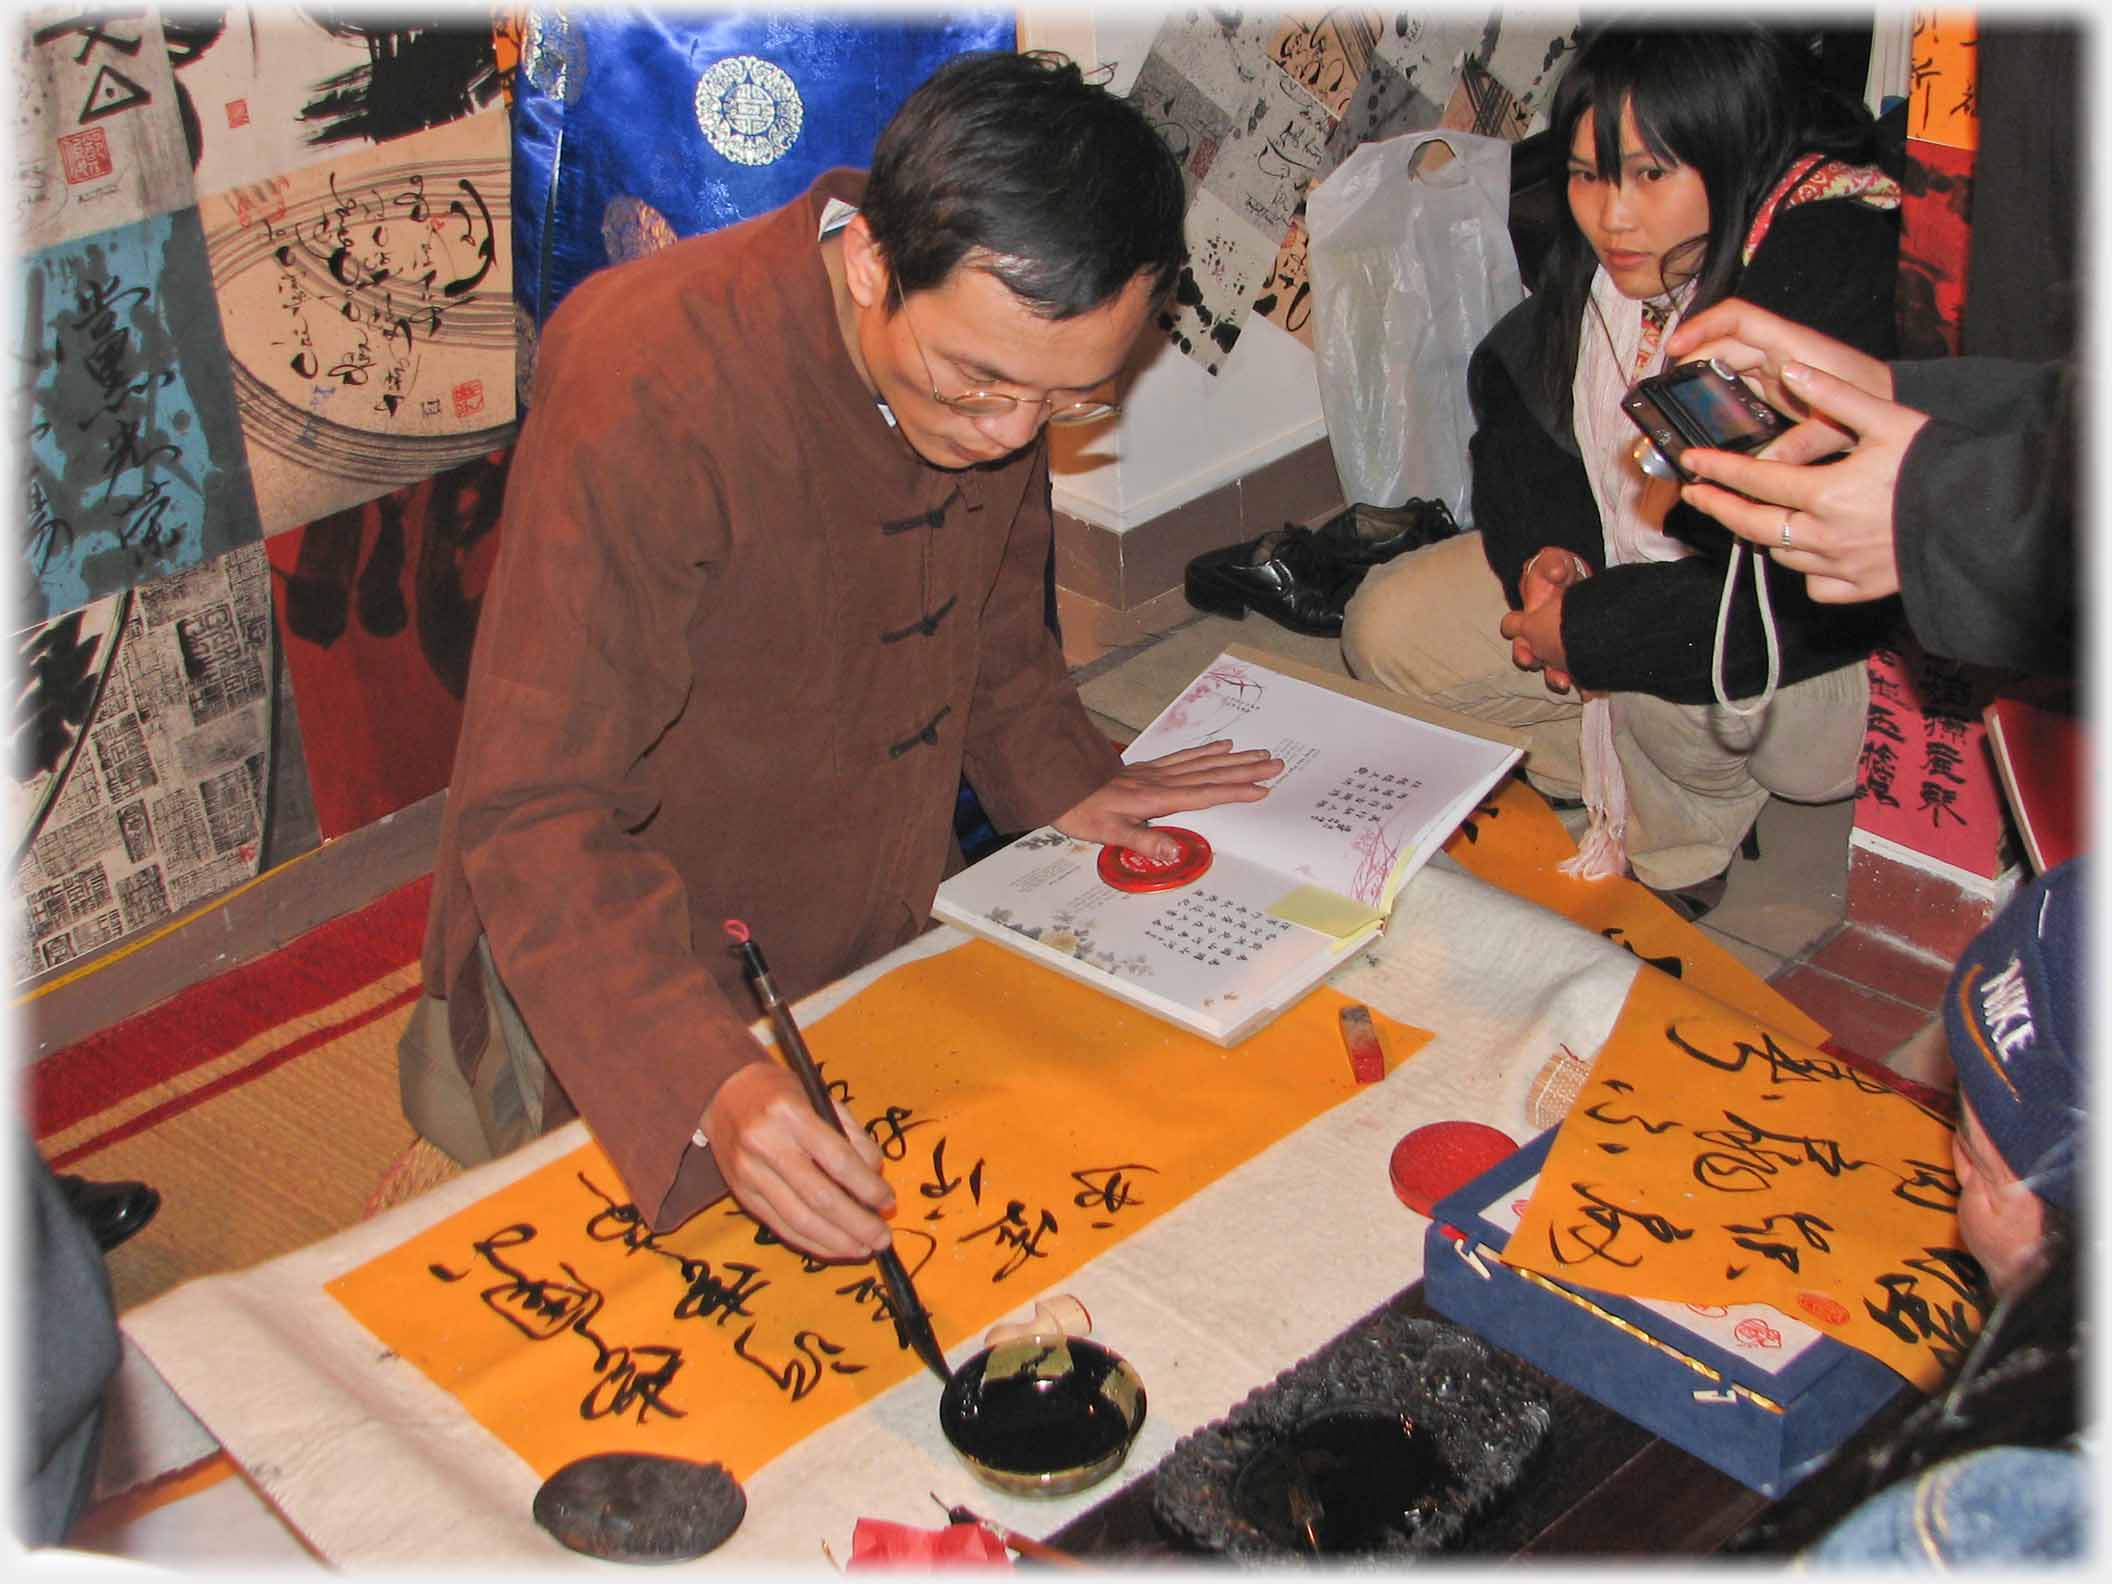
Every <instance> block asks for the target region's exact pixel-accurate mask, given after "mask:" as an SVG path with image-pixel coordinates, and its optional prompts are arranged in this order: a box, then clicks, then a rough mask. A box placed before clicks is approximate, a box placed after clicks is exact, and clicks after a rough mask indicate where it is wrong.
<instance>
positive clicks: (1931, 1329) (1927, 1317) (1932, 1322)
mask: <svg viewBox="0 0 2112 1584" xmlns="http://www.w3.org/2000/svg"><path fill="white" fill-rule="evenodd" d="M1922 1255H1923V1257H1921V1258H1918V1259H1909V1260H1906V1261H1903V1262H1902V1263H1904V1264H1905V1266H1906V1269H1905V1270H1903V1271H1892V1272H1889V1273H1887V1274H1885V1275H1882V1276H1880V1277H1878V1278H1877V1287H1878V1290H1879V1291H1881V1292H1882V1293H1883V1294H1884V1295H1885V1300H1884V1302H1883V1303H1882V1304H1879V1303H1876V1302H1873V1301H1872V1300H1870V1299H1867V1298H1866V1299H1864V1300H1863V1309H1864V1312H1865V1313H1867V1314H1868V1315H1869V1316H1870V1318H1871V1319H1872V1320H1874V1321H1876V1322H1877V1323H1878V1324H1879V1325H1881V1326H1883V1327H1884V1328H1885V1329H1886V1330H1887V1331H1889V1332H1891V1333H1892V1334H1893V1335H1894V1336H1896V1337H1898V1338H1899V1340H1900V1341H1902V1342H1906V1343H1910V1344H1919V1343H1923V1342H1926V1343H1929V1344H1930V1346H1931V1350H1932V1351H1933V1352H1934V1353H1935V1354H1936V1356H1937V1358H1938V1360H1939V1361H1940V1362H1941V1363H1942V1364H1943V1366H1944V1368H1945V1369H1946V1370H1949V1369H1950V1368H1952V1367H1953V1366H1954V1365H1955V1364H1956V1363H1957V1361H1958V1360H1959V1359H1960V1358H1961V1357H1962V1356H1963V1355H1964V1352H1965V1349H1966V1348H1967V1347H1968V1346H1970V1345H1971V1343H1972V1340H1973V1336H1974V1334H1975V1333H1976V1332H1977V1331H1978V1330H1979V1328H1980V1322H1981V1321H1982V1320H1983V1319H1984V1318H1985V1316H1986V1314H1987V1312H1988V1309H1989V1307H1990V1294H1989V1291H1988V1288H1987V1286H1986V1278H1985V1276H1984V1274H1983V1273H1982V1272H1981V1269H1980V1265H1979V1262H1978V1261H1976V1260H1975V1259H1974V1258H1973V1257H1972V1256H1971V1255H1970V1254H1967V1253H1965V1252H1964V1251H1962V1250H1960V1249H1948V1248H1926V1247H1925V1248H1924V1249H1923V1250H1922ZM1924 1278H1926V1282H1927V1285H1928V1286H1930V1287H1932V1288H1938V1289H1942V1291H1941V1292H1938V1293H1935V1294H1934V1295H1930V1294H1927V1293H1924V1291H1923V1286H1924Z"/></svg>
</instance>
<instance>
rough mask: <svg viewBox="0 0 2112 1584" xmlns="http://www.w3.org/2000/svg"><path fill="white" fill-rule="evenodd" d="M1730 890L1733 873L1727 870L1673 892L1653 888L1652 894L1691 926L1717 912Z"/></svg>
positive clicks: (1651, 889) (1651, 888)
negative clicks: (1725, 894) (1717, 907)
mask: <svg viewBox="0 0 2112 1584" xmlns="http://www.w3.org/2000/svg"><path fill="white" fill-rule="evenodd" d="M1730 888H1731V872H1730V871H1729V870H1728V869H1726V870H1725V871H1724V872H1723V873H1722V874H1717V875H1710V876H1709V878H1708V879H1706V880H1697V881H1695V882H1694V883H1693V884H1692V885H1686V886H1680V887H1678V888H1677V889H1676V890H1672V891H1660V890H1658V889H1657V887H1656V886H1652V887H1650V894H1651V895H1652V896H1655V897H1656V898H1657V899H1658V900H1659V901H1660V902H1662V903H1664V904H1665V906H1666V907H1668V908H1670V909H1671V910H1672V911H1673V912H1675V913H1677V914H1678V915H1679V916H1680V917H1681V918H1683V919H1685V920H1686V921H1687V922H1688V923H1689V924H1699V923H1700V922H1701V921H1702V920H1703V919H1704V918H1706V917H1707V916H1708V915H1709V914H1711V913H1713V912H1715V911H1716V905H1717V904H1718V903H1719V902H1721V901H1722V900H1723V896H1724V893H1725V892H1726V891H1728V890H1730Z"/></svg>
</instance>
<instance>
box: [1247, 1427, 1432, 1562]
mask: <svg viewBox="0 0 2112 1584" xmlns="http://www.w3.org/2000/svg"><path fill="white" fill-rule="evenodd" d="M1451 1484H1452V1474H1451V1471H1450V1470H1449V1469H1448V1468H1446V1467H1445V1460H1444V1458H1443V1456H1442V1455H1441V1454H1440V1453H1439V1452H1438V1449H1437V1438H1436V1437H1435V1436H1433V1435H1431V1434H1430V1432H1429V1431H1427V1430H1422V1429H1419V1428H1418V1427H1417V1426H1416V1423H1415V1421H1414V1420H1413V1419H1411V1418H1409V1417H1408V1416H1407V1415H1406V1414H1404V1413H1401V1412H1399V1411H1398V1410H1389V1409H1386V1408H1383V1407H1379V1406H1376V1405H1372V1406H1366V1405H1362V1404H1358V1405H1354V1406H1345V1407H1341V1408H1332V1409H1329V1410H1327V1411H1326V1412H1323V1413H1317V1414H1315V1415H1313V1416H1312V1417H1311V1418H1310V1419H1307V1420H1305V1421H1304V1422H1303V1423H1301V1424H1299V1425H1298V1426H1297V1427H1296V1428H1295V1429H1293V1430H1292V1431H1291V1432H1290V1434H1288V1435H1287V1436H1285V1437H1284V1438H1283V1439H1282V1440H1280V1441H1275V1442H1271V1443H1270V1444H1269V1445H1267V1446H1264V1447H1262V1448H1261V1449H1260V1450H1259V1451H1258V1452H1256V1453H1255V1454H1254V1455H1253V1456H1252V1457H1250V1458H1249V1459H1248V1460H1247V1461H1246V1463H1245V1464H1244V1465H1243V1466H1242V1467H1241V1468H1240V1470H1239V1474H1238V1476H1237V1478H1235V1479H1234V1481H1233V1483H1232V1502H1233V1505H1234V1506H1235V1507H1237V1508H1238V1510H1239V1513H1240V1515H1241V1516H1242V1517H1244V1518H1245V1519H1246V1520H1247V1522H1249V1523H1251V1524H1252V1525H1254V1527H1255V1528H1256V1529H1259V1530H1260V1531H1261V1532H1262V1533H1263V1534H1264V1535H1266V1536H1267V1537H1268V1538H1269V1540H1270V1541H1272V1542H1273V1543H1275V1544H1276V1545H1278V1546H1281V1547H1283V1548H1285V1549H1286V1550H1291V1551H1316V1552H1325V1553H1343V1552H1360V1551H1373V1550H1377V1549H1379V1548H1380V1547H1381V1546H1382V1545H1383V1544H1384V1543H1385V1541H1386V1540H1388V1539H1389V1538H1391V1537H1393V1536H1396V1535H1412V1534H1414V1533H1416V1532H1417V1531H1418V1530H1419V1529H1421V1528H1422V1527H1423V1525H1424V1524H1426V1523H1427V1522H1428V1520H1429V1518H1430V1517H1431V1515H1432V1514H1433V1513H1434V1512H1435V1511H1436V1510H1437V1505H1438V1503H1439V1502H1440V1501H1441V1500H1442V1498H1443V1497H1444V1495H1445V1494H1446V1492H1447V1491H1448V1490H1449V1488H1450V1486H1451Z"/></svg>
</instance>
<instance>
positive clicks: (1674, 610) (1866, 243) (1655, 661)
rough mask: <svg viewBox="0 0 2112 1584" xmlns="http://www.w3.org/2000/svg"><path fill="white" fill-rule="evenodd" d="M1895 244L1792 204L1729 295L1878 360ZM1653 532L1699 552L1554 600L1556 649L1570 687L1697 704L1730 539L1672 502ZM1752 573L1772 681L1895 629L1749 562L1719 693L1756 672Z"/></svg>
mask: <svg viewBox="0 0 2112 1584" xmlns="http://www.w3.org/2000/svg"><path fill="white" fill-rule="evenodd" d="M1898 248H1899V231H1898V224H1897V219H1896V217H1895V216H1894V215H1893V214H1891V213H1888V212H1886V211H1883V210H1877V209H1870V208H1866V207H1864V206H1863V205H1861V204H1854V203H1847V202H1841V201H1837V200H1835V201H1825V202H1818V203H1811V204H1804V205H1800V206H1799V207H1797V208H1793V209H1790V210H1788V211H1786V212H1784V213H1783V214H1782V215H1781V216H1780V217H1779V218H1778V219H1777V220H1776V221H1775V224H1774V227H1773V229H1772V230H1770V231H1769V233H1768V237H1767V240H1766V241H1765V242H1764V243H1763V244H1762V245H1761V247H1760V250H1759V251H1758V252H1757V253H1755V254H1754V255H1753V261H1752V263H1751V264H1750V265H1749V266H1748V267H1747V268H1746V271H1745V273H1744V275H1743V276H1741V277H1740V279H1739V282H1738V285H1737V292H1738V295H1739V296H1741V297H1743V298H1745V299H1746V300H1748V301H1750V302H1753V303H1756V304H1758V305H1759V306H1761V307H1763V308H1766V309H1769V310H1771V311H1772V312H1775V313H1778V314H1780V315H1782V316H1783V317H1784V318H1785V319H1792V320H1795V321H1796V322H1797V323H1799V324H1805V325H1810V326H1811V327H1812V328H1813V329H1815V330H1820V331H1823V332H1825V333H1826V334H1827V335H1830V336H1832V337H1833V338H1834V339H1835V340H1838V341H1844V342H1846V343H1847V344H1848V345H1850V346H1852V347H1855V348H1857V349H1858V350H1860V351H1864V352H1868V353H1870V354H1871V355H1872V356H1875V357H1884V356H1886V355H1888V354H1889V353H1890V351H1891V349H1892V346H1893V344H1894V339H1895V330H1894V325H1893V313H1892V287H1893V281H1894V279H1895V278H1896V276H1897V273H1898ZM1665 526H1666V529H1667V531H1668V532H1670V533H1672V534H1674V535H1675V536H1677V537H1679V538H1681V539H1684V540H1685V541H1687V542H1688V543H1689V544H1691V545H1693V546H1694V547H1695V549H1696V550H1697V552H1699V553H1698V554H1696V555H1694V556H1692V557H1690V558H1688V559H1687V560H1685V561H1677V562H1662V563H1657V564H1652V565H1643V566H1630V567H1618V568H1614V569H1613V570H1612V571H1610V572H1609V573H1607V574H1606V575H1605V576H1603V577H1599V578H1593V579H1591V580H1590V581H1589V582H1587V583H1585V584H1583V585H1582V586H1581V587H1579V588H1577V589H1575V590H1573V591H1571V593H1570V594H1569V596H1568V597H1567V598H1565V600H1564V601H1563V610H1562V643H1563V648H1564V650H1565V651H1566V653H1567V655H1568V658H1569V665H1570V673H1571V675H1573V676H1574V677H1575V678H1576V680H1577V683H1578V685H1579V686H1581V687H1586V688H1593V689H1605V690H1608V691H1618V692H1641V693H1651V694H1654V695H1656V696H1658V697H1660V698H1666V699H1671V700H1673V701H1675V702H1677V703H1683V704H1703V703H1708V702H1710V701H1712V700H1713V699H1714V697H1715V693H1714V689H1713V687H1712V685H1711V682H1710V677H1709V665H1710V656H1711V652H1712V650H1713V647H1714V643H1715V634H1716V612H1717V608H1718V605H1719V603H1720V601H1721V599H1722V594H1723V579H1724V573H1725V569H1726V567H1727V566H1728V565H1729V562H1730V557H1731V550H1732V546H1733V544H1734V543H1735V542H1736V541H1735V540H1734V539H1733V537H1732V536H1731V534H1730V533H1729V532H1727V531H1726V530H1725V529H1724V528H1723V527H1722V526H1721V525H1720V524H1718V523H1717V522H1715V521H1714V520H1713V519H1712V518H1709V517H1707V516H1704V515H1703V514H1702V513H1700V512H1698V511H1695V510H1694V509H1693V508H1692V507H1690V506H1686V505H1684V504H1682V505H1678V506H1674V507H1673V508H1672V510H1671V511H1670V512H1669V513H1668V514H1667V516H1666V520H1665ZM1755 568H1757V569H1758V575H1759V576H1763V577H1765V578H1767V580H1768V596H1769V601H1770V603H1771V605H1772V606H1773V609H1774V615H1775V629H1776V633H1777V636H1778V638H1779V641H1780V644H1781V653H1782V668H1781V680H1782V681H1783V682H1784V683H1790V682H1800V681H1803V680H1804V679H1805V678H1807V677H1813V676H1817V675H1819V674H1820V673H1822V672H1825V671H1830V670H1832V669H1834V668H1835V667H1837V666H1841V665H1846V664H1848V663H1849V662H1850V661H1852V660H1854V659H1856V658H1858V657H1859V656H1861V655H1864V654H1867V653H1868V652H1869V650H1870V648H1871V647H1872V646H1873V645H1874V644H1876V643H1877V642H1878V641H1879V639H1880V638H1881V637H1882V636H1883V634H1884V633H1886V632H1887V631H1888V630H1890V629H1891V627H1892V626H1893V625H1894V623H1896V621H1897V620H1898V617H1899V608H1898V604H1897V602H1896V601H1892V600H1880V601H1877V602H1875V603H1874V604H1871V605H1864V606H1843V605H1820V604H1817V603H1815V602H1813V601H1812V599H1811V598H1810V597H1809V596H1808V595H1807V594H1806V593H1805V592H1804V579H1803V578H1802V577H1800V576H1796V575H1795V574H1786V573H1783V572H1782V571H1781V570H1780V569H1779V568H1777V567H1775V565H1774V564H1773V563H1772V562H1771V561H1769V560H1768V559H1767V557H1765V556H1763V555H1753V556H1750V557H1748V558H1747V562H1746V565H1745V567H1744V568H1743V569H1741V571H1740V574H1739V588H1738V591H1737V594H1736V596H1735V598H1734V600H1733V604H1732V617H1731V625H1730V630H1729V632H1728V633H1727V634H1726V637H1725V645H1724V683H1725V690H1726V691H1727V692H1728V693H1729V694H1730V696H1731V697H1733V698H1746V697H1750V696H1752V695H1753V694H1755V693H1757V692H1759V691H1760V689H1761V687H1762V686H1763V685H1764V684H1765V681H1766V676H1767V650H1766V643H1765V636H1764V631H1763V629H1762V626H1761V623H1760V620H1759V607H1758V603H1757V600H1756V597H1755V595H1754V593H1753V585H1752V581H1751V580H1752V577H1753V576H1754V569H1755Z"/></svg>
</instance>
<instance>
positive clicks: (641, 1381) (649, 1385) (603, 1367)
mask: <svg viewBox="0 0 2112 1584" xmlns="http://www.w3.org/2000/svg"><path fill="white" fill-rule="evenodd" d="M582 1335H585V1336H587V1337H588V1339H589V1340H596V1339H595V1338H594V1337H593V1335H592V1333H591V1332H582ZM639 1359H657V1360H658V1361H659V1362H658V1363H657V1364H656V1365H655V1366H654V1367H653V1368H652V1369H650V1370H641V1369H640V1368H639V1367H638V1362H637V1361H638V1360H639ZM595 1367H596V1368H597V1369H599V1370H600V1371H601V1372H602V1374H601V1378H600V1379H599V1380H597V1381H595V1383H594V1384H593V1385H592V1386H591V1387H589V1388H588V1389H587V1395H586V1396H585V1397H583V1398H581V1399H580V1403H579V1416H580V1418H582V1419H586V1420H594V1419H606V1418H609V1417H611V1416H613V1415H617V1414H623V1413H628V1412H629V1411H630V1410H631V1409H632V1408H636V1409H637V1410H638V1423H640V1424H644V1423H645V1416H646V1415H647V1414H648V1413H661V1414H665V1415H666V1416H667V1417H668V1418H670V1419H681V1418H684V1417H686V1415H685V1414H684V1413H683V1411H682V1410H681V1409H679V1408H671V1407H669V1406H668V1405H667V1404H666V1403H665V1402H663V1401H661V1393H663V1392H665V1391H666V1390H667V1388H668V1387H669V1386H670V1385H671V1384H673V1382H674V1378H675V1374H676V1372H677V1371H678V1370H680V1369H681V1368H682V1354H681V1351H680V1350H679V1349H676V1348H669V1347H639V1348H624V1347H620V1348H616V1349H613V1350H609V1351H605V1352H604V1353H603V1354H602V1356H601V1357H600V1358H599V1359H598V1360H597V1361H596V1364H595Z"/></svg>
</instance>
